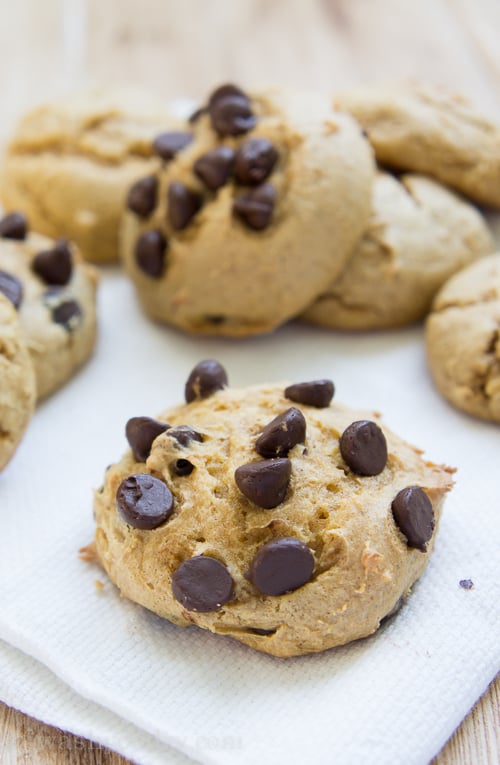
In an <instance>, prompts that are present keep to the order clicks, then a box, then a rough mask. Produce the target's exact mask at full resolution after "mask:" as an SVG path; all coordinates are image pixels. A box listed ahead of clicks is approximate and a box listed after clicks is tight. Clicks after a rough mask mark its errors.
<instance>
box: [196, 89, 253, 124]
mask: <svg viewBox="0 0 500 765" xmlns="http://www.w3.org/2000/svg"><path fill="white" fill-rule="evenodd" d="M208 112H209V114H210V120H211V122H212V127H213V129H214V130H216V131H217V133H219V135H221V136H224V135H241V134H242V133H247V132H248V131H249V130H251V129H252V128H253V127H255V125H256V124H257V118H256V117H255V115H254V114H253V112H252V109H251V107H250V100H249V98H248V96H247V95H246V94H245V93H244V92H243V91H242V90H240V88H237V87H236V85H222V86H221V87H220V88H217V90H215V91H214V92H213V93H212V95H211V96H210V99H209V102H208Z"/></svg>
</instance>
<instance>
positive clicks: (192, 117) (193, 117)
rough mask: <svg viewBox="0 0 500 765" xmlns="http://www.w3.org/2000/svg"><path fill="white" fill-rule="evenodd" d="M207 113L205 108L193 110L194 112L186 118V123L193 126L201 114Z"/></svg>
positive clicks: (200, 107)
mask: <svg viewBox="0 0 500 765" xmlns="http://www.w3.org/2000/svg"><path fill="white" fill-rule="evenodd" d="M206 113H207V107H206V106H199V107H198V109H195V110H194V112H193V113H192V114H191V115H190V116H189V117H188V122H189V123H190V124H191V125H194V123H195V122H198V120H199V119H200V117H201V116H202V115H203V114H206Z"/></svg>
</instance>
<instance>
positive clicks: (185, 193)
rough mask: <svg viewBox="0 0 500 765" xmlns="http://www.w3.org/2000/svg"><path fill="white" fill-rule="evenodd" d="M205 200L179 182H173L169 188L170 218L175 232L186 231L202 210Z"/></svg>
mask: <svg viewBox="0 0 500 765" xmlns="http://www.w3.org/2000/svg"><path fill="white" fill-rule="evenodd" d="M202 203H203V199H202V197H201V195H200V194H198V193H197V192H196V191H191V189H188V188H187V186H184V184H183V183H180V182H179V181H172V183H171V184H170V186H169V187H168V218H169V220H170V223H171V226H172V228H173V229H175V231H182V230H183V229H185V228H186V227H187V226H188V225H189V223H190V222H191V220H192V219H193V218H194V216H195V215H196V213H197V212H198V210H199V209H200V208H201V205H202Z"/></svg>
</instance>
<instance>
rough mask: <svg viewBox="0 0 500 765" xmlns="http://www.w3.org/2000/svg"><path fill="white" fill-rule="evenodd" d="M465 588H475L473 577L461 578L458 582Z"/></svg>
mask: <svg viewBox="0 0 500 765" xmlns="http://www.w3.org/2000/svg"><path fill="white" fill-rule="evenodd" d="M458 584H459V585H460V587H461V588H462V589H463V590H473V589H474V582H473V581H472V579H461V580H460V581H459V583H458Z"/></svg>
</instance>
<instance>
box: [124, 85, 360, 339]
mask: <svg viewBox="0 0 500 765" xmlns="http://www.w3.org/2000/svg"><path fill="white" fill-rule="evenodd" d="M155 147H156V151H157V153H158V154H159V155H160V157H161V158H162V160H163V166H162V167H161V169H159V171H158V172H157V173H153V174H151V175H149V176H146V177H145V178H143V179H142V180H140V181H139V182H138V183H136V184H135V185H134V186H133V187H132V188H131V190H130V193H129V196H128V214H127V215H126V218H125V221H124V228H123V238H122V241H123V256H124V261H125V265H126V268H127V270H128V273H129V274H130V276H131V277H132V280H133V281H134V284H135V286H136V288H137V292H138V295H139V299H140V301H141V303H142V306H143V308H144V310H145V311H146V313H148V314H149V315H150V316H151V317H153V318H154V319H158V320H160V321H165V322H168V323H170V324H174V325H176V326H178V327H181V328H182V329H185V330H188V331H190V332H199V333H209V334H219V335H253V334H258V333H262V332H269V331H271V330H272V329H274V328H275V327H277V326H278V325H279V324H281V323H283V322H284V321H286V320H287V319H289V318H291V317H292V316H294V315H296V314H297V313H298V312H300V311H301V310H302V309H304V308H305V307H306V306H307V305H308V304H309V303H310V302H311V300H312V299H313V298H314V297H316V296H317V295H318V294H319V293H320V292H321V290H322V288H323V287H324V285H325V284H327V283H328V281H330V280H331V279H333V278H334V277H335V276H336V275H337V274H338V273H339V272H340V270H341V269H342V267H343V265H344V263H345V261H346V260H347V257H348V256H349V254H350V252H351V251H352V248H353V246H354V245H355V243H356V241H357V239H358V238H359V237H360V235H361V233H362V230H363V227H364V225H365V223H366V220H367V217H368V213H369V205H370V196H371V187H372V179H373V161H372V156H371V149H370V146H369V144H368V142H367V141H366V140H365V139H364V138H363V136H362V135H361V131H360V129H359V128H358V126H357V125H356V123H355V122H354V121H353V120H352V118H351V117H349V116H348V115H343V114H339V113H336V112H334V111H333V110H332V109H331V107H330V105H329V102H328V99H326V98H325V99H323V98H321V97H320V96H314V97H313V96H301V95H294V94H284V93H280V92H270V93H267V94H254V95H246V94H245V93H243V91H241V90H240V89H239V88H236V87H235V86H233V85H226V86H223V87H221V88H219V89H218V90H216V91H215V92H214V93H213V94H212V95H211V97H210V99H209V103H208V106H207V107H205V108H203V109H202V110H199V112H198V113H197V114H195V115H194V118H192V119H191V121H190V122H188V123H186V125H185V128H184V132H183V133H182V132H181V133H179V132H173V133H165V134H163V135H160V136H158V138H157V140H156V141H155Z"/></svg>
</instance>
